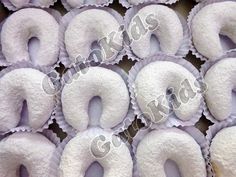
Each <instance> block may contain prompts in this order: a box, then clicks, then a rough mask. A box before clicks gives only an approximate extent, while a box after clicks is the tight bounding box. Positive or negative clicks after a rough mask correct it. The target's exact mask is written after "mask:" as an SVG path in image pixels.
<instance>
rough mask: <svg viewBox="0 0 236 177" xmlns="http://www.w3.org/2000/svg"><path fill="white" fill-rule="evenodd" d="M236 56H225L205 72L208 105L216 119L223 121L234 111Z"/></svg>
mask: <svg viewBox="0 0 236 177" xmlns="http://www.w3.org/2000/svg"><path fill="white" fill-rule="evenodd" d="M235 77H236V58H224V59H222V60H220V61H218V62H217V63H215V64H214V65H213V66H212V67H210V68H209V69H208V71H207V72H206V74H205V77H204V79H205V83H206V85H207V90H206V92H205V98H206V103H207V107H208V108H209V110H210V112H211V114H212V115H213V116H214V118H215V119H217V120H219V121H223V120H225V119H227V118H228V117H229V116H230V115H231V113H232V91H233V90H234V88H235V85H236V81H235Z"/></svg>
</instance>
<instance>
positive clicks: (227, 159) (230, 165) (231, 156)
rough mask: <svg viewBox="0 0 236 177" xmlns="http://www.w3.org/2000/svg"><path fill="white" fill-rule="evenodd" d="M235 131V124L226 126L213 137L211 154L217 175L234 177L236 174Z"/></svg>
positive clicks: (217, 176) (219, 176)
mask: <svg viewBox="0 0 236 177" xmlns="http://www.w3.org/2000/svg"><path fill="white" fill-rule="evenodd" d="M235 131H236V127H235V126H233V127H227V128H224V129H222V130H220V131H219V132H218V133H217V134H216V135H215V137H214V138H213V139H212V142H211V147H210V155H211V163H212V166H213V169H214V172H215V174H216V177H225V176H227V177H234V176H235V175H236V170H235V165H236V163H235V154H236V149H235V147H236V136H235Z"/></svg>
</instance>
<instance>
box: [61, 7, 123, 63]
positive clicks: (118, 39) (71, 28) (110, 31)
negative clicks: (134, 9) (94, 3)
mask: <svg viewBox="0 0 236 177" xmlns="http://www.w3.org/2000/svg"><path fill="white" fill-rule="evenodd" d="M119 28H120V24H119V22H118V21H117V20H116V18H115V17H114V16H113V15H112V14H110V13H109V12H106V11H105V10H102V9H88V10H85V11H83V12H81V13H79V14H78V15H76V16H75V17H74V18H73V19H72V20H71V21H70V23H69V25H68V27H67V29H66V31H65V47H66V50H67V53H68V55H69V59H70V60H71V62H75V61H84V60H86V59H88V57H89V56H90V54H91V53H92V51H93V48H92V45H93V44H95V43H96V44H97V45H98V46H99V51H100V52H101V55H102V57H101V59H102V61H113V60H115V58H116V57H117V55H118V53H119V52H120V51H121V50H122V49H123V35H122V31H119Z"/></svg>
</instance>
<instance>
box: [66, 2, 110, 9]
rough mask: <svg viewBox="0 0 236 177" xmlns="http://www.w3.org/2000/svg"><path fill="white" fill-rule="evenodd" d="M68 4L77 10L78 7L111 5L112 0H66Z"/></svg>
mask: <svg viewBox="0 0 236 177" xmlns="http://www.w3.org/2000/svg"><path fill="white" fill-rule="evenodd" d="M65 2H66V3H68V5H69V6H70V7H71V8H76V7H81V6H84V5H103V4H106V3H109V2H110V0H90V1H87V0H65Z"/></svg>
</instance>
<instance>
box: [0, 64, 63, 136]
mask: <svg viewBox="0 0 236 177" xmlns="http://www.w3.org/2000/svg"><path fill="white" fill-rule="evenodd" d="M20 68H32V69H36V70H38V71H40V72H42V73H45V74H46V75H47V76H48V77H49V79H50V80H51V82H52V83H53V87H54V88H52V87H51V85H50V84H49V83H46V84H48V85H47V87H45V89H46V88H47V89H50V90H47V92H48V94H52V95H55V98H54V102H55V103H54V104H55V107H54V109H53V110H52V113H51V116H50V117H48V120H47V121H46V122H45V124H44V125H43V126H42V127H41V128H39V129H37V130H36V129H33V128H32V127H30V126H29V125H28V123H27V120H26V118H25V117H21V120H20V121H19V123H18V125H17V127H15V128H11V129H9V130H8V131H6V132H0V135H5V134H8V133H14V132H20V131H26V132H43V131H44V130H45V129H48V128H49V125H50V124H52V123H53V119H54V116H53V115H54V114H55V113H56V94H57V92H58V90H59V88H60V82H59V81H60V78H59V74H58V73H57V71H55V70H54V69H52V68H50V67H41V66H34V65H33V64H32V63H29V62H18V63H16V64H14V65H11V66H9V67H7V68H5V69H3V70H1V71H0V78H1V77H3V76H4V75H5V74H7V73H9V72H11V71H13V70H15V69H20ZM45 91H46V90H45Z"/></svg>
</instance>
